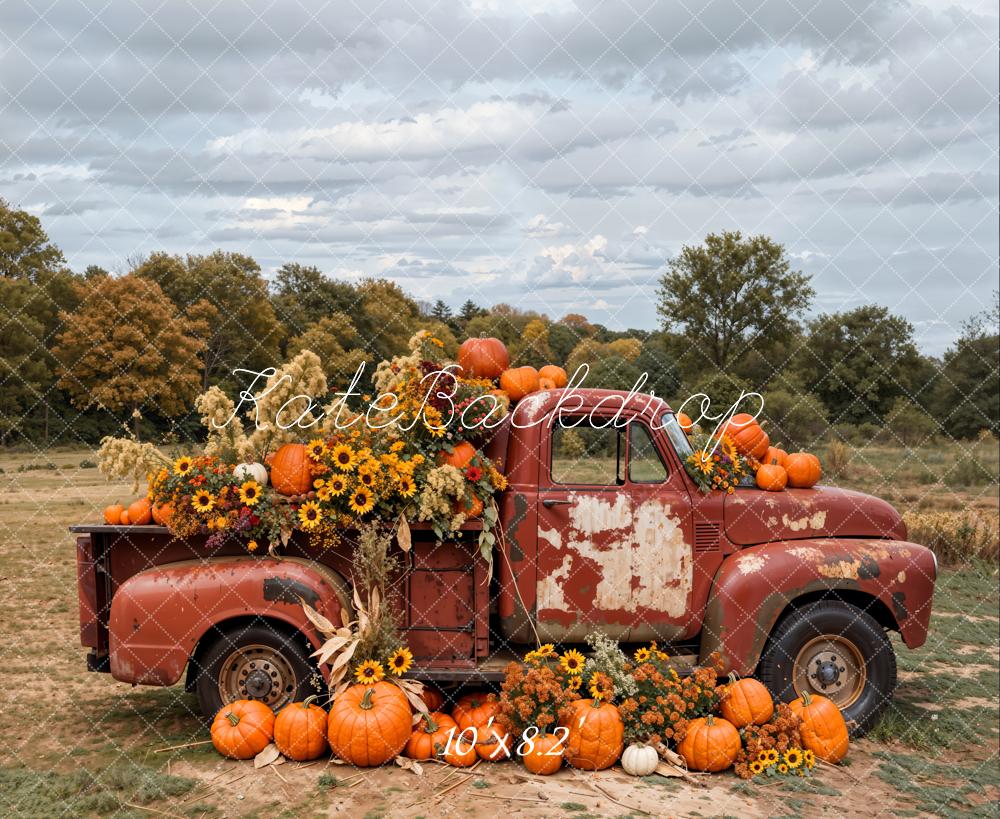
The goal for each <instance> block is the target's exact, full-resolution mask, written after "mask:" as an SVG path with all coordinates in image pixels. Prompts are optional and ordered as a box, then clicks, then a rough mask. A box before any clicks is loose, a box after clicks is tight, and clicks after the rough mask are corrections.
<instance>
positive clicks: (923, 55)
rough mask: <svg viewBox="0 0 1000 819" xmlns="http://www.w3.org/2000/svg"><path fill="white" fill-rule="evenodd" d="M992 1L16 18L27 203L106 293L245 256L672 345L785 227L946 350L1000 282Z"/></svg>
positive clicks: (866, 297) (206, 0) (5, 140)
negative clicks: (760, 243)
mask: <svg viewBox="0 0 1000 819" xmlns="http://www.w3.org/2000/svg"><path fill="white" fill-rule="evenodd" d="M997 45H998V18H997V4H996V3H995V1H994V0H965V2H963V1H962V0H956V2H951V0H928V1H927V2H919V0H912V2H909V1H908V0H895V1H892V2H869V1H868V0H810V2H798V0H709V2H705V3H700V2H691V0H667V1H666V2H655V1H654V0H624V2H609V0H587V2H569V0H536V1H535V2H530V1H529V0H463V1H460V0H445V2H423V0H383V1H382V2H380V0H367V1H366V2H358V3H356V4H355V3H354V2H351V0H336V2H326V3H320V2H315V3H308V2H303V3H296V2H294V0H291V1H289V0H270V2H264V1H263V0H197V2H195V1H194V0H190V1H189V2H182V1H181V0H160V2H148V1H146V2H142V3H139V2H132V1H131V0H124V1H122V0H99V1H98V2H88V3H84V2H81V0H68V1H67V0H29V1H28V2H23V0H2V2H0V196H2V197H4V198H6V199H7V200H8V201H10V202H11V203H12V204H14V205H16V206H18V207H22V208H26V209H28V210H30V211H32V212H33V213H36V214H38V215H40V216H41V217H42V218H43V221H44V224H45V226H46V228H47V229H48V231H49V233H50V235H51V237H52V238H53V239H54V240H55V241H56V242H57V243H58V244H59V245H60V246H61V247H62V248H63V249H64V251H65V252H66V254H67V256H68V258H69V261H70V263H71V264H72V265H73V266H74V267H75V268H77V269H82V268H83V267H84V266H86V265H88V264H99V265H103V266H105V267H108V268H110V269H123V267H124V265H125V260H126V258H128V257H130V256H131V257H134V256H135V255H136V254H139V253H145V252H149V251H152V250H157V249H164V250H167V251H170V252H177V253H184V252H206V251H209V250H211V249H214V248H217V247H220V248H223V249H226V250H239V251H244V252H248V253H250V254H252V255H253V256H254V257H256V258H257V260H258V261H259V262H260V263H261V266H262V267H263V268H264V269H265V271H268V272H270V271H273V270H274V269H275V268H276V267H278V266H280V265H281V264H282V263H283V262H285V261H299V262H304V263H312V264H316V265H318V266H319V267H320V268H322V269H323V270H325V271H327V272H329V273H331V274H333V275H337V276H343V277H360V276H363V275H370V274H377V275H381V276H387V277H389V278H392V279H395V280H397V281H398V282H400V283H401V284H402V285H403V286H404V287H405V288H406V289H408V290H409V291H410V292H411V293H413V294H414V295H416V296H417V297H420V298H423V299H434V298H438V297H440V298H443V299H444V300H445V301H447V302H449V303H450V304H451V305H452V306H458V305H459V304H461V302H462V301H464V300H465V299H466V298H470V297H471V298H473V299H474V300H476V301H478V302H481V303H486V304H489V303H494V302H497V301H509V302H511V303H515V304H518V305H520V306H525V307H532V308H535V309H539V310H542V311H544V312H546V313H548V314H549V315H551V316H553V317H558V316H561V315H563V314H564V313H566V312H584V313H586V314H587V315H589V316H590V317H592V318H593V319H595V320H598V321H601V322H604V323H606V324H607V325H608V326H611V327H626V326H640V327H648V328H652V327H653V326H655V324H656V314H655V296H654V291H655V281H656V279H657V277H658V275H659V273H660V272H661V271H662V269H663V264H664V260H665V259H667V258H669V257H670V256H671V255H672V254H673V253H675V252H676V251H677V250H678V249H679V248H680V246H681V245H682V244H685V243H694V242H697V241H699V240H700V239H701V238H702V237H703V236H704V235H705V234H706V233H707V232H710V231H718V230H723V229H740V230H743V231H744V232H748V233H758V232H763V233H767V234H770V235H772V236H774V237H775V238H777V239H778V240H779V241H781V242H783V243H784V244H785V245H786V246H787V248H788V250H789V252H790V253H791V255H792V256H793V257H794V259H795V260H796V263H797V264H798V266H799V267H800V268H801V269H802V270H804V271H806V272H808V273H811V274H812V275H813V277H814V283H815V286H816V289H817V291H818V298H817V301H816V307H815V309H816V311H817V312H820V311H835V310H842V309H849V308H851V307H854V306H857V305H859V304H863V303H870V302H878V303H881V304H885V305H887V306H888V307H890V308H891V309H892V310H894V311H897V312H900V313H902V314H903V315H905V316H907V317H908V318H909V319H910V320H911V321H912V322H913V323H914V325H915V326H916V330H917V336H918V340H919V341H920V343H921V346H922V347H923V348H924V349H925V350H927V351H929V352H934V353H937V352H941V351H942V350H943V349H944V348H945V347H946V346H947V344H948V343H949V342H950V341H951V340H952V339H953V338H954V336H955V333H956V332H957V330H958V328H959V325H960V323H961V321H962V320H964V319H965V318H966V317H967V316H968V315H969V314H970V313H972V312H974V311H976V310H977V309H978V307H979V303H981V302H987V301H989V299H990V294H991V292H992V290H993V289H994V288H995V287H996V275H997V255H998V236H997V204H998V175H997V168H998V157H997V151H998V113H997V103H998V68H997Z"/></svg>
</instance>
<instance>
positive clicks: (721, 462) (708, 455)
mask: <svg viewBox="0 0 1000 819" xmlns="http://www.w3.org/2000/svg"><path fill="white" fill-rule="evenodd" d="M692 446H693V448H694V451H693V452H692V453H691V454H690V455H688V457H687V458H685V460H684V468H685V469H686V470H687V473H688V475H690V476H691V478H692V480H694V482H695V483H696V484H697V485H698V488H699V489H700V490H701V491H702V492H704V493H705V494H708V493H709V492H711V491H712V490H713V489H714V490H718V491H720V492H726V493H728V494H732V493H733V492H734V491H736V487H737V486H739V484H740V482H741V481H742V480H743V479H744V478H745V477H746V476H747V475H749V474H751V465H750V464H749V463H748V462H747V461H746V459H745V458H744V457H743V456H742V455H740V453H739V452H737V451H736V445H735V444H734V443H733V440H732V438H730V437H729V436H728V435H722V436H721V437H719V438H713V437H711V436H709V435H700V436H698V437H696V438H695V439H694V441H693V442H692Z"/></svg>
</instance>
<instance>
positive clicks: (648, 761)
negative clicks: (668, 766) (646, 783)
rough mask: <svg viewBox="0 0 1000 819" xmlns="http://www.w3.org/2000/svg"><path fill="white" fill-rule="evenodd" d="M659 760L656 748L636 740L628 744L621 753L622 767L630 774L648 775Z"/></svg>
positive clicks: (654, 768)
mask: <svg viewBox="0 0 1000 819" xmlns="http://www.w3.org/2000/svg"><path fill="white" fill-rule="evenodd" d="M659 761H660V756H659V754H657V753H656V749H655V748H653V747H652V746H650V745H641V744H639V743H638V742H636V743H633V744H632V745H629V746H628V748H626V749H625V753H623V754H622V767H623V768H624V769H625V773H628V774H632V776H649V775H650V774H651V773H652V772H653V771H655V770H656V766H657V764H658V763H659Z"/></svg>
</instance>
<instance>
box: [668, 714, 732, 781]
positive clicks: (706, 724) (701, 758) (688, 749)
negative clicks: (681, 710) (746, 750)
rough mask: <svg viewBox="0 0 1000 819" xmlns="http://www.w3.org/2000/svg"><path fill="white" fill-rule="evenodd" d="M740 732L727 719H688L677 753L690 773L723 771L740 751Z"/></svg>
mask: <svg viewBox="0 0 1000 819" xmlns="http://www.w3.org/2000/svg"><path fill="white" fill-rule="evenodd" d="M740 747H741V742H740V732H739V731H737V730H736V728H735V727H734V726H733V724H732V723H731V722H729V721H728V720H726V719H717V718H716V717H713V716H712V715H711V714H709V715H708V716H707V717H699V718H698V719H695V720H691V724H690V725H688V729H687V733H686V734H685V735H684V739H683V740H681V743H680V745H678V746H677V751H678V753H680V755H681V756H682V757H684V761H685V762H686V763H687V766H688V768H690V769H691V770H692V771H710V772H715V771H724V770H726V768H729V767H731V766H732V764H733V763H734V762H735V761H736V755H737V754H738V753H739V752H740Z"/></svg>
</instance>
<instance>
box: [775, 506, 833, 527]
mask: <svg viewBox="0 0 1000 819" xmlns="http://www.w3.org/2000/svg"><path fill="white" fill-rule="evenodd" d="M781 522H782V523H783V524H784V525H785V527H786V528H787V529H791V530H792V531H793V532H801V531H802V530H803V529H806V528H809V529H822V528H823V526H824V524H825V523H826V510H825V509H824V510H823V511H822V512H816V513H814V514H813V515H811V516H810V515H806V516H805V517H802V518H799V519H798V520H792V519H791V518H789V517H788V515H782V516H781Z"/></svg>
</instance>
